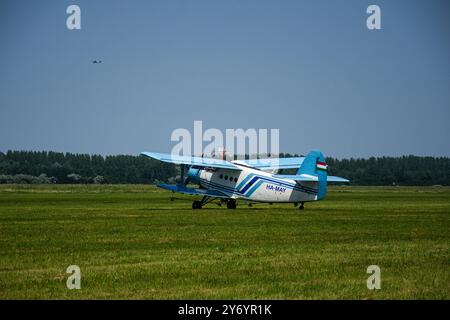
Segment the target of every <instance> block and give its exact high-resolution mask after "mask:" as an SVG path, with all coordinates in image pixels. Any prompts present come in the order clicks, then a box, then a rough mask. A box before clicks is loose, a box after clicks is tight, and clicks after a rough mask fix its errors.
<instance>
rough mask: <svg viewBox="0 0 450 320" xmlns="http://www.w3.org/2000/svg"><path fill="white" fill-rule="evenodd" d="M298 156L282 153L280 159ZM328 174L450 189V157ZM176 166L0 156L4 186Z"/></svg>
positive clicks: (146, 173)
mask: <svg viewBox="0 0 450 320" xmlns="http://www.w3.org/2000/svg"><path fill="white" fill-rule="evenodd" d="M291 156H298V155H296V154H289V153H282V154H280V157H291ZM326 161H327V164H328V174H330V175H336V176H340V177H345V178H348V179H350V180H351V184H353V185H403V186H406V185H417V186H426V185H445V186H449V185H450V158H447V157H418V156H402V157H377V158H375V157H371V158H368V159H353V158H351V159H336V158H331V157H328V158H327V159H326ZM178 175H179V170H178V168H177V167H176V166H175V165H172V164H167V163H163V162H160V161H157V160H153V159H150V158H148V157H144V156H130V155H114V156H106V157H104V156H101V155H89V154H74V153H61V152H52V151H50V152H47V151H7V152H6V153H3V152H0V183H97V184H102V183H110V184H117V183H138V184H142V183H154V182H157V181H165V182H169V183H174V182H175V181H176V180H177V179H178Z"/></svg>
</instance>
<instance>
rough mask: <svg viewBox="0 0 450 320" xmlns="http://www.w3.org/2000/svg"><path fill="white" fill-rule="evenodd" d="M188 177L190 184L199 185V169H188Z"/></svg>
mask: <svg viewBox="0 0 450 320" xmlns="http://www.w3.org/2000/svg"><path fill="white" fill-rule="evenodd" d="M188 177H189V181H190V182H194V183H200V169H194V168H189V171H188Z"/></svg>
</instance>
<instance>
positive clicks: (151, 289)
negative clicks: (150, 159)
mask: <svg viewBox="0 0 450 320" xmlns="http://www.w3.org/2000/svg"><path fill="white" fill-rule="evenodd" d="M169 196H170V193H169V192H166V191H160V190H159V189H156V188H154V187H152V186H137V185H136V186H135V185H131V186H126V185H120V186H104V185H102V186H84V185H76V186H64V185H51V186H31V185H18V186H12V185H3V186H0V299H17V298H25V299H43V298H46V299H82V298H88V299H91V298H102V299H110V298H118V299H177V298H182V299H204V298H209V299H219V298H220V299H237V298H240V299H247V298H248V299H254V298H255V299H449V298H450V286H449V284H450V282H449V280H450V277H449V272H450V268H449V267H450V251H449V249H450V233H449V231H450V188H438V187H436V188H417V187H409V188H362V187H345V188H343V187H342V188H338V187H335V188H333V189H331V190H330V191H329V193H328V197H327V199H326V200H325V201H321V202H317V203H308V204H306V205H305V207H306V208H305V210H304V211H300V210H297V209H294V208H293V206H292V205H272V206H271V205H268V204H261V205H256V206H254V207H252V208H249V207H248V206H246V205H244V204H243V203H238V209H236V210H227V209H226V208H224V207H221V208H220V207H218V206H216V205H209V206H207V207H205V208H204V209H202V210H195V211H194V210H192V209H191V202H187V201H181V200H180V201H174V202H171V201H169ZM179 198H183V199H192V198H190V197H182V196H179ZM72 264H75V265H78V266H80V268H81V274H82V278H81V290H68V289H67V288H66V280H67V277H68V276H69V275H68V274H66V268H67V267H68V266H69V265H72ZM373 264H375V265H378V266H379V267H380V268H381V279H382V283H381V286H382V288H381V290H368V289H367V287H366V280H367V277H368V276H369V274H367V273H366V269H367V267H368V266H369V265H373Z"/></svg>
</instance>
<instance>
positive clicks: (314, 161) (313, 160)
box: [297, 150, 328, 200]
mask: <svg viewBox="0 0 450 320" xmlns="http://www.w3.org/2000/svg"><path fill="white" fill-rule="evenodd" d="M327 167H328V166H327V164H326V163H325V157H324V156H323V154H322V152H320V151H319V150H312V151H311V152H309V153H308V154H307V155H306V157H305V159H304V160H303V163H302V165H301V166H300V168H299V169H298V171H297V174H298V175H303V176H312V177H317V181H318V182H317V200H321V199H323V198H325V196H326V194H327Z"/></svg>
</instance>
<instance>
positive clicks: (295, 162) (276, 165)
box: [233, 157, 305, 170]
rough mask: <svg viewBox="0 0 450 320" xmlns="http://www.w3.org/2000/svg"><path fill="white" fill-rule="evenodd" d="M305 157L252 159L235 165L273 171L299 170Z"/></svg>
mask: <svg viewBox="0 0 450 320" xmlns="http://www.w3.org/2000/svg"><path fill="white" fill-rule="evenodd" d="M303 159H305V158H304V157H294V158H267V159H250V160H236V161H233V163H237V164H239V163H241V164H243V165H246V166H250V167H253V168H256V169H261V170H269V169H270V170H272V169H298V168H300V166H301V165H302V163H303Z"/></svg>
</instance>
